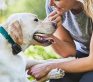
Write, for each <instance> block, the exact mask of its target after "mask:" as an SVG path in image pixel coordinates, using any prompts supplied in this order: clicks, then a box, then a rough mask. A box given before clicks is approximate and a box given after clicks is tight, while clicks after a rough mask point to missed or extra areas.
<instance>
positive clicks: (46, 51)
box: [25, 46, 60, 60]
mask: <svg viewBox="0 0 93 82" xmlns="http://www.w3.org/2000/svg"><path fill="white" fill-rule="evenodd" d="M25 54H26V55H27V56H28V57H30V58H32V59H38V60H40V59H43V60H47V59H57V58H60V56H59V55H57V54H56V53H55V52H54V51H53V50H52V48H51V47H50V46H48V47H43V46H30V47H29V48H28V49H27V50H26V51H25Z"/></svg>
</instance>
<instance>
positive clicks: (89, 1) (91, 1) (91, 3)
mask: <svg viewBox="0 0 93 82" xmlns="http://www.w3.org/2000/svg"><path fill="white" fill-rule="evenodd" d="M83 5H84V9H85V12H86V14H87V15H88V16H89V17H90V18H92V20H93V0H83Z"/></svg>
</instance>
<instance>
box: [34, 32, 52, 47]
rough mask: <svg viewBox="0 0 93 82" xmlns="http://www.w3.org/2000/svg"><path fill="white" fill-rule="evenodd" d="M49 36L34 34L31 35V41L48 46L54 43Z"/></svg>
mask: <svg viewBox="0 0 93 82" xmlns="http://www.w3.org/2000/svg"><path fill="white" fill-rule="evenodd" d="M50 36H51V35H49V34H44V33H40V32H35V33H34V35H33V39H34V40H36V41H37V42H39V43H41V44H43V45H44V46H48V45H50V44H52V43H53V42H54V40H53V39H52V38H51V37H50Z"/></svg>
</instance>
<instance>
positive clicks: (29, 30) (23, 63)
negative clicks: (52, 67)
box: [0, 13, 56, 82]
mask: <svg viewBox="0 0 93 82" xmlns="http://www.w3.org/2000/svg"><path fill="white" fill-rule="evenodd" d="M3 27H4V29H5V30H6V31H7V32H8V33H9V34H10V36H11V37H12V39H13V40H14V41H15V42H16V43H17V44H19V45H20V46H21V48H22V50H23V51H24V50H25V49H26V48H27V47H28V46H30V45H43V46H47V45H50V44H51V43H52V42H51V40H52V39H51V38H48V37H49V36H51V34H53V33H54V31H55V30H56V29H55V27H56V25H55V24H54V23H53V22H50V21H46V22H44V21H40V20H39V19H38V18H37V16H36V15H33V14H31V13H17V14H14V15H12V16H10V17H9V18H8V19H7V21H6V22H5V23H4V24H3ZM15 27H16V28H20V30H21V31H22V36H21V37H22V40H20V41H19V40H17V39H15V37H13V36H14V35H13V34H15ZM35 33H37V34H36V35H37V36H35V37H34V35H35ZM43 34H44V35H43ZM38 36H40V37H39V38H38ZM16 37H17V36H16ZM36 38H37V39H39V40H36ZM23 55H24V53H23V52H20V53H18V54H17V55H13V53H12V48H11V44H10V43H9V42H8V41H7V40H6V39H5V37H4V36H3V35H2V34H0V82H29V80H28V79H27V77H26V72H25V70H26V67H29V66H32V65H35V64H38V63H42V62H45V61H40V62H39V61H36V60H28V61H27V60H26V59H25V58H24V57H23ZM29 61H30V63H27V62H29ZM43 80H46V78H45V79H43Z"/></svg>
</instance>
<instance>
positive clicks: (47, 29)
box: [6, 13, 56, 49]
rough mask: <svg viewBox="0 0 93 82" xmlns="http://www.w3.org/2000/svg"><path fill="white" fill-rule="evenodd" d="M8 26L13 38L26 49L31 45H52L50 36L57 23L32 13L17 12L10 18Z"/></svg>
mask: <svg viewBox="0 0 93 82" xmlns="http://www.w3.org/2000/svg"><path fill="white" fill-rule="evenodd" d="M6 27H7V29H6V30H7V31H8V33H9V34H10V36H11V37H12V39H13V40H14V41H15V42H16V43H17V44H19V45H20V46H21V47H22V48H23V49H25V48H27V47H28V46H30V45H43V46H48V45H50V44H51V43H52V42H53V39H52V38H50V36H51V35H52V34H53V33H54V31H55V30H56V23H54V22H50V21H41V20H39V19H38V17H37V16H36V15H34V14H31V13H17V14H14V15H12V16H10V17H9V18H8V20H7V22H6ZM15 29H19V30H18V31H20V33H19V34H17V31H15ZM15 35H16V36H15ZM20 38H21V39H20ZM19 39H20V40H19Z"/></svg>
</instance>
